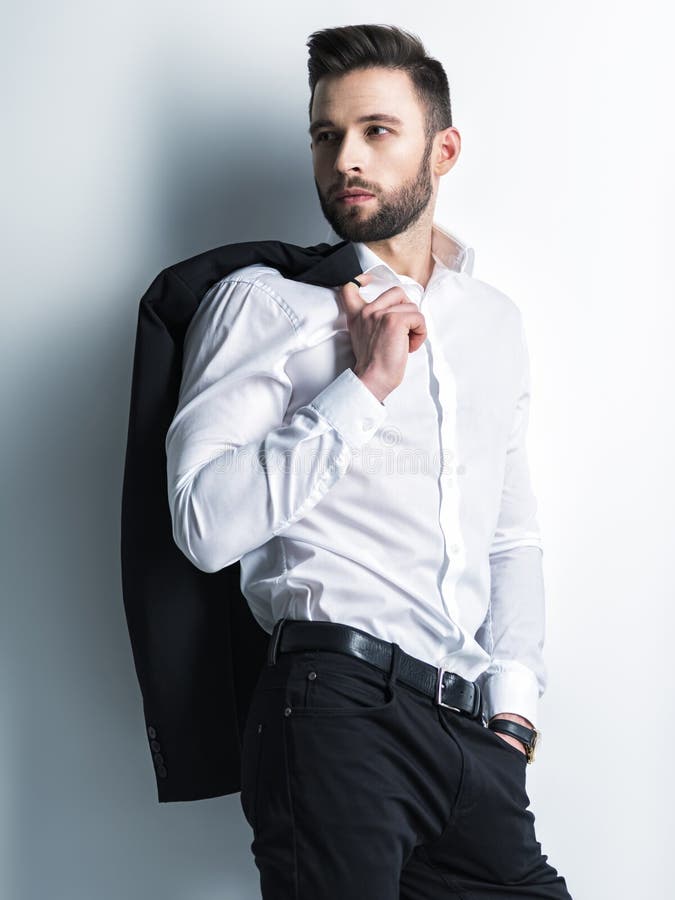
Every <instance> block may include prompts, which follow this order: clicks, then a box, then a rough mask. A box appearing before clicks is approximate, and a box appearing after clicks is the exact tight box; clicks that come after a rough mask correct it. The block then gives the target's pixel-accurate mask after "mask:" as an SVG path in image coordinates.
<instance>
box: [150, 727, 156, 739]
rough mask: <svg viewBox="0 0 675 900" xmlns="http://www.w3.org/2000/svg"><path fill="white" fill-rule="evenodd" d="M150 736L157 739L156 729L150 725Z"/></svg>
mask: <svg viewBox="0 0 675 900" xmlns="http://www.w3.org/2000/svg"><path fill="white" fill-rule="evenodd" d="M148 735H149V736H150V737H151V738H154V737H157V732H156V731H155V729H154V728H153V727H152V725H148Z"/></svg>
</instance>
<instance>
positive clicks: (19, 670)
mask: <svg viewBox="0 0 675 900" xmlns="http://www.w3.org/2000/svg"><path fill="white" fill-rule="evenodd" d="M668 16H669V7H668V5H667V4H666V3H661V4H659V3H656V2H646V0H643V2H642V3H640V4H639V5H638V6H636V5H634V4H628V3H625V2H611V3H610V2H588V0H586V2H579V0H574V2H565V3H556V4H554V3H550V2H549V3H541V2H536V0H525V2H520V0H519V2H513V0H511V2H508V3H502V2H496V0H495V2H475V0H474V2H473V3H459V2H442V3H441V2H438V3H436V2H423V3H415V4H414V7H411V6H410V4H409V3H404V2H400V0H389V2H387V3H383V2H377V3H376V2H370V3H364V2H359V3H355V2H343V3H341V4H339V5H338V4H328V3H324V4H321V3H318V4H317V3H309V2H304V3H296V4H294V5H293V7H292V9H291V7H289V5H288V4H278V3H271V2H266V3H261V2H257V3H255V4H242V5H241V9H240V11H238V12H237V15H236V17H234V16H233V15H232V14H231V13H228V11H227V7H226V5H225V4H224V3H222V2H220V3H215V2H207V0H193V2H192V3H190V4H187V3H183V4H178V3H166V2H158V0H146V2H145V3H141V4H138V3H131V2H128V0H118V2H116V3H114V4H112V3H102V2H98V3H95V2H89V3H85V2H74V0H65V2H63V3H61V4H53V3H47V2H36V0H33V2H28V0H24V2H23V3H21V4H12V6H11V8H9V7H8V8H7V9H6V11H5V15H4V17H3V19H4V25H5V27H4V29H3V33H4V40H3V45H4V46H3V48H2V57H3V63H4V75H5V77H4V78H3V85H4V91H5V96H4V98H3V99H4V103H3V110H4V116H3V118H4V125H5V135H4V140H3V144H2V152H3V154H4V155H5V157H6V161H5V164H4V165H3V167H2V168H3V171H4V173H5V179H4V181H5V184H4V185H3V194H4V196H5V198H6V200H7V205H6V209H7V213H6V217H5V223H4V229H3V231H4V233H3V241H2V244H3V247H4V250H5V254H6V261H5V265H4V268H5V272H6V274H8V276H9V277H8V279H7V281H6V286H5V295H4V303H3V325H4V327H3V328H2V332H1V339H2V342H3V343H2V359H3V363H4V377H3V378H2V381H1V385H2V398H3V401H4V403H3V446H4V465H3V472H4V476H5V477H4V479H3V481H4V483H3V499H4V503H3V518H4V520H5V521H4V526H5V527H4V529H3V535H4V538H3V542H2V546H3V549H4V551H5V559H4V561H3V566H2V572H3V581H4V582H5V584H4V588H3V591H2V593H3V597H4V604H3V607H4V608H3V615H2V619H3V621H2V628H1V630H0V634H1V636H2V644H1V648H2V653H1V655H0V660H1V666H2V668H1V670H0V685H2V692H1V695H0V696H1V697H2V709H1V712H2V722H3V728H2V744H1V752H2V759H1V760H0V762H1V763H2V774H3V779H2V785H1V788H0V790H1V792H2V793H1V796H0V799H1V801H2V812H3V815H2V829H3V833H2V835H0V837H1V838H2V840H1V842H0V847H1V848H2V849H1V851H0V852H1V853H2V854H3V856H5V857H6V858H5V859H0V867H1V871H2V872H3V875H2V880H1V881H0V890H1V891H2V900H47V898H48V900H61V898H63V900H66V898H67V900H91V898H93V897H95V898H97V900H123V898H124V900H145V898H146V897H147V896H148V893H149V892H151V893H152V894H153V895H155V896H161V897H162V898H164V900H211V898H216V897H218V898H220V897H227V898H237V900H238V898H242V900H246V898H253V897H256V896H258V895H259V894H258V882H257V870H256V869H255V867H254V864H253V861H252V857H251V855H250V852H249V843H250V839H251V837H250V833H249V830H248V826H247V825H246V823H245V821H244V819H243V816H242V814H241V811H240V807H239V802H238V795H232V796H229V797H225V798H217V799H214V800H209V801H204V802H201V803H198V804H169V805H162V806H160V805H159V804H157V803H156V800H155V786H154V773H153V770H152V766H151V761H150V758H149V755H148V751H147V744H146V739H145V734H144V721H143V717H142V712H141V706H140V695H139V692H138V687H137V683H136V680H135V675H134V671H133V664H132V659H131V650H130V645H129V641H128V635H127V631H126V623H125V620H124V613H123V607H122V599H121V592H120V574H119V534H118V529H119V503H120V491H121V479H122V471H123V454H124V446H125V440H126V425H127V416H128V400H129V390H130V380H131V363H132V353H133V338H134V333H135V325H136V314H137V307H138V300H139V299H140V296H141V295H142V293H143V292H144V291H145V289H146V288H147V286H148V285H149V283H150V282H151V280H152V279H153V278H154V276H155V275H156V274H157V272H158V271H159V270H160V269H162V268H163V267H164V266H167V265H169V264H171V263H172V262H176V261H178V260H179V259H184V258H186V257H188V256H191V255H193V254H195V253H198V252H200V251H202V250H205V249H208V248H210V247H214V246H216V245H218V244H223V243H228V242H232V241H241V240H252V239H257V238H260V239H267V238H279V239H282V240H290V241H293V242H296V243H303V244H310V243H317V242H318V241H321V240H325V239H327V236H328V234H329V229H328V226H327V223H326V222H325V220H324V219H323V218H322V215H321V211H320V208H319V204H318V201H317V199H316V195H315V190H314V185H313V181H312V173H311V160H310V152H309V143H308V138H307V135H306V128H307V114H306V106H307V101H308V87H307V76H306V48H305V41H306V39H307V36H308V35H309V34H310V32H311V31H313V30H315V29H317V28H322V27H327V26H330V25H339V24H358V23H360V22H364V21H365V22H384V23H392V24H397V25H400V26H402V27H405V28H410V29H412V30H414V31H416V32H417V33H418V34H419V35H420V37H421V38H422V39H423V40H424V41H425V43H426V45H427V49H428V50H429V52H430V53H432V54H433V55H435V56H437V57H438V58H439V59H441V61H442V62H443V63H444V65H445V67H446V71H447V72H448V75H449V79H450V83H451V97H452V102H453V111H454V121H455V125H456V126H457V128H458V129H459V131H460V133H461V135H462V138H463V147H462V156H461V159H460V161H459V163H458V164H457V165H456V166H455V168H454V169H453V170H452V171H451V172H450V173H449V175H448V176H447V177H446V178H445V179H444V182H443V185H442V192H441V198H440V201H439V207H438V209H437V218H438V219H439V220H440V221H442V222H445V223H446V225H447V226H448V227H449V228H450V229H451V230H454V231H456V232H457V234H459V235H460V236H461V237H462V238H464V239H465V240H468V241H469V242H470V243H471V244H472V245H473V246H474V247H475V248H476V267H475V271H474V274H475V276H476V277H478V278H481V279H484V280H486V281H489V282H491V283H493V284H495V285H496V286H498V287H499V288H500V289H501V290H503V291H505V292H506V293H508V294H509V295H510V296H511V297H512V298H513V299H514V300H515V301H516V303H517V304H518V305H519V306H520V308H521V309H522V310H523V313H524V315H525V320H526V327H527V332H528V337H529V345H530V352H531V357H532V372H533V383H534V389H533V400H532V413H531V425H530V454H531V464H532V470H533V480H534V484H535V488H536V490H537V493H538V497H539V503H540V521H541V525H542V529H543V532H544V538H545V541H546V550H545V557H544V564H545V576H546V584H547V625H548V637H547V644H546V653H547V662H548V667H549V679H550V680H549V687H548V690H547V692H546V694H545V696H544V698H543V699H542V701H541V710H542V720H541V727H542V730H543V732H544V741H543V743H542V748H541V751H540V755H539V759H538V761H537V763H536V765H534V766H532V767H530V768H529V769H528V792H529V794H530V797H531V800H532V809H533V811H534V812H535V815H536V819H537V829H538V836H539V839H540V841H541V843H542V845H543V848H544V850H545V851H546V852H548V853H549V859H550V861H551V862H552V863H553V864H554V865H555V866H556V867H557V868H558V869H559V871H561V872H562V873H563V874H564V875H565V877H566V879H567V881H568V885H569V887H570V890H571V892H572V894H573V896H574V898H575V900H584V898H589V900H600V898H611V900H622V898H634V897H637V896H648V897H649V898H650V900H663V898H666V896H668V895H669V894H668V889H667V881H666V877H667V874H668V868H669V866H668V855H667V854H668V851H669V850H670V846H669V843H667V837H668V836H669V834H668V832H670V835H672V829H673V817H672V804H673V799H674V796H673V775H672V771H673V767H672V764H671V761H670V755H671V751H672V747H673V740H674V735H673V724H672V717H671V719H670V720H668V719H666V713H667V712H670V713H671V714H672V712H673V688H672V683H671V681H670V673H671V664H670V660H669V657H668V651H669V649H670V644H671V640H672V638H671V635H672V629H673V587H672V582H670V581H669V575H668V570H667V561H668V559H669V553H671V552H672V550H673V531H674V529H673V509H675V491H674V485H675V480H674V478H673V474H672V468H671V467H672V460H673V456H674V454H675V441H674V435H673V415H672V409H673V403H672V397H671V394H672V389H673V386H674V383H675V379H674V372H673V355H672V344H673V301H674V300H675V296H674V291H673V280H672V275H671V273H670V272H667V271H666V263H667V259H668V262H671V260H672V246H673V238H674V237H675V235H674V233H673V213H672V209H673V201H674V200H675V191H674V179H673V173H672V160H673V156H674V153H673V151H674V149H675V148H674V147H673V128H672V113H671V110H672V85H673V83H674V78H673V76H674V75H675V72H674V71H673V63H672V52H671V43H672V26H671V27H670V28H669V27H668V26H669V22H668Z"/></svg>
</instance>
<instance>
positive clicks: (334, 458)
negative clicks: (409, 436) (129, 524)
mask: <svg viewBox="0 0 675 900" xmlns="http://www.w3.org/2000/svg"><path fill="white" fill-rule="evenodd" d="M300 328H301V326H300V322H299V320H298V318H297V316H296V315H295V313H294V311H293V310H292V309H291V308H290V307H289V306H288V304H286V303H285V302H284V300H283V299H282V298H281V297H279V296H277V295H276V294H275V293H273V292H272V291H271V290H269V289H268V288H267V287H266V286H265V285H261V284H256V283H252V282H247V281H243V280H237V279H225V280H223V281H221V282H219V283H218V284H217V285H215V286H214V288H212V289H211V291H209V292H208V293H207V294H206V295H205V297H204V298H203V300H202V302H201V303H200V305H199V307H198V309H197V311H196V313H195V315H194V316H193V318H192V320H191V322H190V325H189V327H188V330H187V332H186V335H185V341H184V356H183V372H182V380H181V385H180V392H179V399H178V406H177V409H176V412H175V415H174V418H173V421H172V422H171V425H170V427H169V429H168V432H167V435H166V442H165V447H166V456H167V482H168V494H169V506H170V510H171V519H172V523H173V538H174V541H175V542H176V544H177V545H178V547H179V548H180V549H181V550H182V552H183V553H184V554H185V555H186V556H187V557H188V559H190V560H191V561H192V562H193V563H194V565H195V566H197V568H199V569H201V570H202V571H204V572H217V571H219V570H220V569H222V568H224V567H225V566H229V565H231V564H232V563H234V562H236V561H238V560H239V559H240V558H241V557H242V556H243V555H244V554H245V553H247V552H248V551H250V550H252V549H255V548H256V547H259V546H261V545H262V544H264V543H266V542H267V541H268V540H269V539H270V538H271V537H273V536H274V535H276V534H279V533H280V532H282V531H283V530H284V529H285V528H287V527H288V526H289V525H291V524H292V523H293V522H296V521H297V520H298V519H300V518H302V517H303V516H304V515H306V514H307V513H308V512H309V511H310V510H311V509H312V508H313V507H314V506H315V505H316V504H317V503H318V502H319V501H320V500H321V498H322V497H323V496H324V495H325V494H326V493H327V492H328V491H329V490H330V489H331V487H332V486H333V485H334V484H335V483H336V482H337V481H338V480H339V479H340V478H342V477H343V476H344V474H345V473H346V472H347V469H348V467H349V463H350V459H351V457H352V454H353V453H354V451H356V450H358V449H359V448H360V447H361V446H362V445H363V444H365V443H366V442H367V441H369V440H370V439H371V438H372V437H373V435H374V434H375V432H376V431H377V428H378V427H379V425H380V424H381V422H382V421H383V420H384V419H385V417H386V412H387V410H386V407H385V406H384V404H383V403H381V402H380V401H379V400H378V399H377V397H375V395H374V394H373V393H372V392H371V391H370V390H369V389H368V388H367V387H366V386H365V384H364V383H363V382H362V381H361V379H360V378H358V377H357V376H356V375H355V374H354V371H353V370H352V369H351V368H347V369H345V370H344V371H342V372H341V373H340V374H339V375H338V376H337V377H336V378H335V379H334V380H333V381H332V382H330V383H329V384H328V385H327V386H326V387H325V388H324V389H323V390H322V391H321V392H320V393H318V394H317V396H315V397H314V398H313V400H312V401H311V402H310V403H308V404H306V405H304V406H302V407H300V408H298V409H297V410H296V412H295V413H294V415H293V416H292V417H291V418H290V419H289V420H288V421H287V422H286V421H285V414H286V411H287V409H288V405H289V402H290V399H291V392H292V384H291V381H290V379H289V377H288V375H287V373H286V368H285V367H286V362H287V360H288V358H289V356H290V355H291V354H292V353H293V352H295V351H296V350H297V349H298V347H299V346H300Z"/></svg>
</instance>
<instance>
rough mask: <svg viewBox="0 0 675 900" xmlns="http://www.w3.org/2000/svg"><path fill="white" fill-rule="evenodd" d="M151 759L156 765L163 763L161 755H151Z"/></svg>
mask: <svg viewBox="0 0 675 900" xmlns="http://www.w3.org/2000/svg"><path fill="white" fill-rule="evenodd" d="M152 758H153V759H154V760H155V762H156V763H157V765H159V764H160V763H163V762H164V757H163V756H162V754H161V753H153V755H152Z"/></svg>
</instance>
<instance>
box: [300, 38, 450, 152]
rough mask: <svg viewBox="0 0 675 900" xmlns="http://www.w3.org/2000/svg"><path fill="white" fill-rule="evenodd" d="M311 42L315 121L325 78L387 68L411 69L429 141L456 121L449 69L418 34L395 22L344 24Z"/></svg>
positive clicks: (308, 64) (310, 59) (409, 71)
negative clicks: (316, 100) (316, 96)
mask: <svg viewBox="0 0 675 900" xmlns="http://www.w3.org/2000/svg"><path fill="white" fill-rule="evenodd" d="M307 46H308V47H309V59H308V61H307V69H308V71H309V87H310V90H311V96H310V98H309V116H310V119H311V116H312V103H313V102H314V90H315V88H316V83H317V82H318V80H319V79H320V78H321V77H322V76H324V75H343V74H345V73H346V72H352V71H354V70H357V69H372V68H375V67H378V66H382V67H386V68H388V69H403V70H405V71H406V72H408V75H409V77H410V79H411V81H412V84H413V88H414V90H415V92H416V94H417V96H418V98H419V100H420V102H421V103H422V104H423V106H424V108H425V110H426V127H427V139H430V138H432V137H433V135H435V134H436V132H438V131H442V130H443V129H445V128H450V126H451V125H452V110H451V108H450V88H449V86H448V79H447V76H446V74H445V70H444V68H443V66H442V65H441V63H440V62H439V61H438V60H437V59H434V58H433V57H431V56H427V53H426V50H425V49H424V45H423V44H422V41H421V40H420V39H419V38H418V37H417V35H415V34H412V33H411V32H409V31H404V30H403V29H401V28H397V27H396V26H395V25H343V26H341V27H339V28H324V29H323V30H321V31H314V32H312V34H310V36H309V40H308V41H307Z"/></svg>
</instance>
